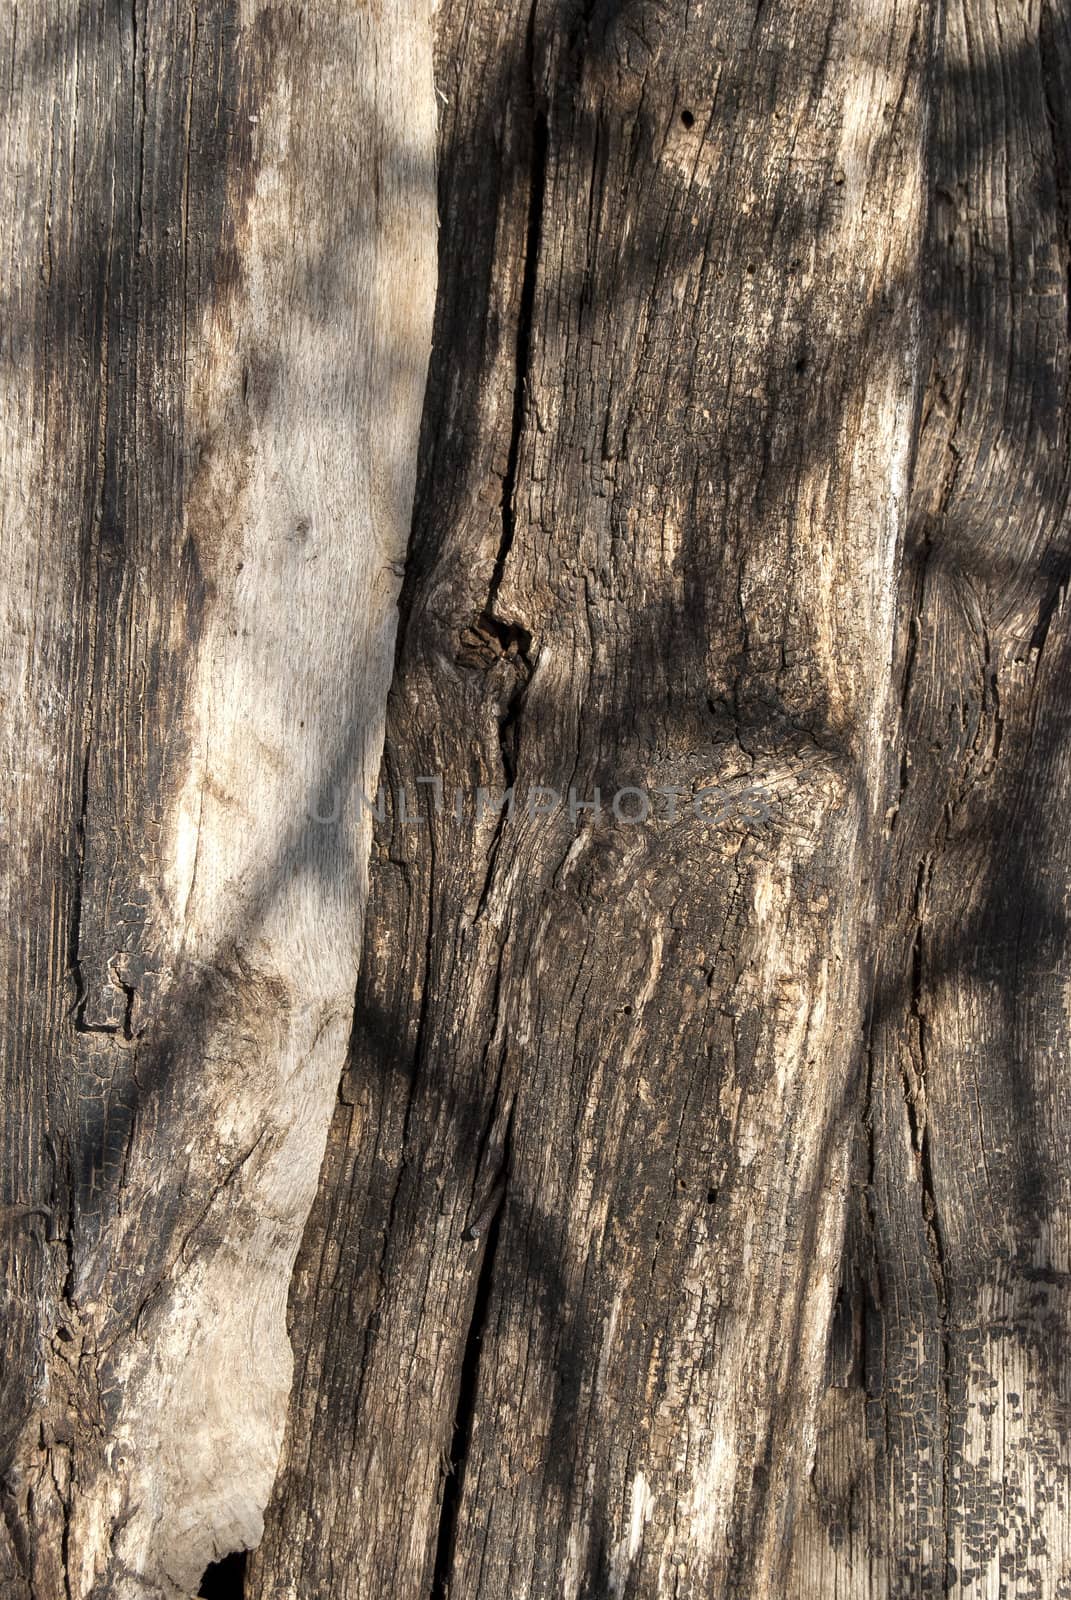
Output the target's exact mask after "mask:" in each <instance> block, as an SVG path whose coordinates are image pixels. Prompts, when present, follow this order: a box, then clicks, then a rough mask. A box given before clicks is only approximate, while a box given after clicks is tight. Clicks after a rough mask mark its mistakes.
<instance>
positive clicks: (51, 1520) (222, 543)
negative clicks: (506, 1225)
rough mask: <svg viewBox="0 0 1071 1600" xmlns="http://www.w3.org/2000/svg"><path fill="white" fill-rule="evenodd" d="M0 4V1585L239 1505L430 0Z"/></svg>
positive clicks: (78, 1589) (352, 726) (346, 726)
mask: <svg viewBox="0 0 1071 1600" xmlns="http://www.w3.org/2000/svg"><path fill="white" fill-rule="evenodd" d="M0 15H2V18H3V26H2V28H0V43H2V48H0V106H2V109H3V129H2V134H0V138H2V142H3V160H2V167H0V185H2V193H0V215H2V217H3V233H2V242H0V251H2V331H0V382H2V384H3V409H2V421H0V469H2V470H0V496H2V500H0V506H2V522H0V570H2V572H3V594H2V605H3V636H2V645H3V653H2V657H0V697H2V703H3V711H4V718H3V749H2V752H0V785H2V788H0V807H2V822H3V868H2V873H0V884H2V888H0V895H2V907H3V920H2V929H3V932H2V936H0V937H2V965H3V974H4V980H5V988H4V998H5V1004H4V1020H5V1026H4V1029H3V1033H2V1043H0V1073H2V1076H0V1082H2V1094H3V1113H4V1115H3V1129H4V1138H3V1152H2V1160H0V1181H2V1184H3V1195H2V1201H3V1209H2V1211H0V1252H2V1254H3V1258H4V1263H3V1264H4V1279H3V1281H4V1285H5V1290H4V1295H5V1299H4V1308H3V1309H4V1345H3V1351H4V1360H3V1365H2V1368H0V1455H2V1461H0V1469H2V1491H3V1493H2V1501H3V1511H4V1519H3V1524H4V1526H3V1532H2V1533H0V1593H2V1594H3V1595H4V1596H5V1597H8V1596H10V1597H12V1600H15V1597H21V1600H26V1597H30V1596H32V1597H34V1600H59V1597H61V1596H63V1597H65V1600H87V1597H88V1596H90V1595H92V1596H93V1597H94V1600H106V1597H116V1600H120V1597H121V1600H126V1597H131V1600H132V1597H134V1596H138V1597H141V1600H144V1597H145V1596H159V1597H163V1596H169V1597H174V1596H180V1595H189V1594H191V1593H192V1592H193V1591H194V1590H196V1588H197V1586H198V1583H199V1581H200V1575H201V1572H202V1571H203V1569H204V1567H205V1565H206V1564H207V1563H208V1562H209V1561H211V1560H212V1559H213V1558H214V1557H215V1556H217V1555H219V1554H221V1553H222V1552H223V1551H226V1550H229V1549H232V1548H234V1547H236V1546H240V1545H243V1544H249V1543H251V1542H253V1541H255V1539H256V1538H257V1537H258V1535H259V1531H260V1526H261V1514H262V1510H263V1506H264V1503H265V1501H266V1499H267V1496H268V1492H269V1489H270V1485H271V1481H272V1476H273V1473H274V1470H275V1465H276V1458H277V1454H278V1448H279V1444H280V1442H281V1436H282V1427H283V1421H284V1413H285V1405H286V1395H287V1392H288V1388H289V1384H290V1376H291V1373H290V1366H291V1358H290V1351H289V1346H288V1343H287V1338H286V1330H285V1315H284V1313H285V1301H286V1292H287V1285H288V1282H289V1279H290V1274H291V1269H292V1264H293V1258H294V1252H295V1250H296V1248H297V1245H298V1242H299V1239H300V1235H301V1230H302V1227H303V1224H304V1221H305V1218H306V1215H307V1211H308V1207H309V1205H310V1204H311V1201H312V1198H313V1192H314V1189H315V1182H316V1173H317V1168H318V1164H319V1160H320V1156H321V1152H322V1148H323V1143H324V1139H325V1136H326V1133H327V1128H328V1123H329V1120H330V1115H331V1109H332V1106H333V1104H334V1101H335V1095H336V1087H337V1082H338V1075H339V1072H340V1070H341V1067H342V1063H343V1062H344V1059H345V1051H346V1042H347V1037H348V1033H349V1029H350V1024H351V1017H352V997H353V988H354V983H355V980H356V973H357V967H358V959H359V954H360V929H361V922H362V914H363V908H364V900H365V888H366V855H367V847H368V839H369V832H368V828H369V824H368V817H367V814H366V813H365V812H364V811H363V810H362V809H361V808H360V807H359V806H357V805H355V804H354V803H353V797H354V795H355V793H356V792H358V791H359V790H362V789H364V790H367V789H370V788H372V787H373V785H374V779H375V773H376V770H377V767H378V763H379V760H380V753H381V746H382V732H383V711H384V702H385V697H386V690H387V684H388V679H389V673H390V664H391V660H392V656H393V649H394V634H395V626H396V619H397V610H396V598H397V589H398V584H399V576H400V571H401V558H402V556H403V553H404V548H405V540H406V536H407V533H408V527H409V521H410V514H411V503H412V492H413V484H414V479H415V470H416V444H417V438H418V432H419V418H420V407H421V402H422V395H423V386H424V379H425V373H426V364H427V356H428V351H429V348H430V337H431V318H432V311H433V301H434V285H435V232H436V216H435V184H434V142H435V99H434V85H433V79H432V59H431V48H432V35H431V22H430V14H429V6H428V4H427V3H426V0H400V3H396V4H394V5H392V6H391V8H390V12H389V15H386V14H383V13H381V12H380V11H379V10H378V8H374V7H372V8H369V7H363V6H354V7H338V6H334V5H330V4H327V3H326V0H324V3H320V0H312V3H310V4H305V5H303V6H298V5H296V4H294V5H291V4H281V5H269V4H263V3H260V0H241V3H239V0H234V3H233V4H232V3H227V0H218V3H217V0H199V3H195V4H186V3H185V0H184V3H181V4H179V3H171V0H160V3H156V0H153V3H152V4H149V3H147V0H131V3H130V4H123V5H119V4H112V3H110V0H109V3H107V4H103V5H88V4H86V5H83V4H80V3H76V0H70V3H67V0H65V3H62V4H53V3H48V4H46V3H44V0H21V3H20V4H19V5H18V6H17V7H16V5H15V4H14V0H4V3H3V6H2V12H0ZM336 810H337V811H338V814H339V816H340V819H341V820H340V822H339V823H338V825H337V826H331V825H327V824H325V823H323V822H320V821H318V820H314V819H315V818H318V817H328V818H329V817H330V816H331V815H332V814H333V812H334V811H336Z"/></svg>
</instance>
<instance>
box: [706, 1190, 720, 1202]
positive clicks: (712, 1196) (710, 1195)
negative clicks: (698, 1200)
mask: <svg viewBox="0 0 1071 1600" xmlns="http://www.w3.org/2000/svg"><path fill="white" fill-rule="evenodd" d="M717 1198H718V1191H717V1189H708V1190H707V1205H708V1206H712V1205H713V1204H714V1202H715V1200H716V1199H717Z"/></svg>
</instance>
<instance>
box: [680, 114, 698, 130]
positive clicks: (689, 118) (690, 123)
mask: <svg viewBox="0 0 1071 1600" xmlns="http://www.w3.org/2000/svg"><path fill="white" fill-rule="evenodd" d="M681 122H682V123H683V125H684V126H685V127H686V128H694V127H695V112H694V111H682V112H681Z"/></svg>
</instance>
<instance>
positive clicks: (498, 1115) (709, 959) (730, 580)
mask: <svg viewBox="0 0 1071 1600" xmlns="http://www.w3.org/2000/svg"><path fill="white" fill-rule="evenodd" d="M438 26H439V52H440V56H439V63H438V81H439V83H440V85H441V87H442V89H443V92H444V95H445V97H446V100H447V105H446V106H445V107H444V112H443V127H442V134H441V178H440V212H441V217H442V231H441V237H440V264H441V266H440V290H439V304H438V314H437V315H438V321H437V334H436V351H435V356H434V358H433V366H432V376H431V379H430V383H429V395H428V401H427V406H426V412H425V418H426V427H425V437H424V449H423V465H422V475H421V485H422V487H421V489H420V491H419V492H418V509H417V515H416V523H415V532H414V538H413V542H412V546H411V552H410V568H409V573H408V577H407V587H406V591H405V595H404V598H403V616H404V618H405V621H404V632H403V635H402V638H401V643H400V648H399V658H398V663H397V667H396V673H395V679H394V683H393V687H392V693H391V698H390V703H389V708H388V738H387V753H386V764H385V771H384V784H385V788H387V789H389V790H393V792H394V801H395V803H394V804H393V806H392V807H391V808H390V813H389V816H388V818H387V820H386V821H385V822H384V823H383V824H382V825H381V826H379V827H378V829H377V834H376V841H375V845H374V850H373V866H372V889H371V902H370V909H369V917H368V920H367V922H366V930H365V949H364V960H363V965H362V973H361V980H360V985H359V990H358V997H357V1015H356V1028H355V1038H354V1045H353V1050H352V1055H351V1060H350V1065H349V1068H348V1071H347V1074H346V1076H345V1079H344V1082H343V1087H342V1093H341V1097H340V1103H339V1106H338V1110H337V1114H336V1117H335V1120H334V1124H333V1128H332V1132H331V1136H330V1139H329V1143H328V1150H327V1156H326V1162H325V1168H324V1174H323V1184H322V1189H321V1195H320V1199H319V1201H318V1204H317V1206H316V1207H315V1209H314V1212H313V1216H312V1219H311V1221H310V1226H309V1229H308V1231H307V1234H306V1239H305V1243H304V1247H303V1251H302V1254H301V1257H300V1260H299V1265H298V1271H297V1275H296V1278H295V1285H294V1291H293V1296H292V1308H293V1317H294V1336H295V1351H296V1355H297V1359H298V1364H297V1371H296V1385H295V1391H294V1396H293V1404H292V1409H291V1414H290V1423H289V1433H288V1445H287V1447H286V1450H285V1465H284V1469H283V1471H282V1473H281V1476H280V1479H279V1480H278V1483H277V1487H276V1493H275V1496H274V1499H273V1503H272V1507H271V1510H270V1512H269V1515H268V1519H267V1531H266V1536H265V1540H264V1543H263V1545H262V1546H261V1548H260V1550H259V1551H258V1552H257V1554H256V1555H255V1557H254V1558H253V1559H252V1561H251V1563H250V1566H251V1571H250V1575H249V1580H248V1584H247V1589H248V1592H250V1593H251V1594H253V1595H255V1596H257V1597H263V1600H268V1597H269V1596H270V1597H272V1600H281V1597H286V1596H292V1597H294V1600H297V1597H306V1596H310V1595H313V1594H328V1595H332V1596H341V1595H345V1596H346V1597H347V1600H361V1597H365V1596H367V1597H371V1596H379V1595H380V1594H382V1593H383V1590H384V1582H385V1580H384V1574H389V1580H388V1581H389V1586H390V1590H391V1592H392V1594H394V1595H396V1596H398V1597H399V1600H409V1597H414V1600H415V1597H417V1596H421V1597H424V1596H426V1595H427V1594H428V1593H429V1592H430V1593H432V1594H433V1595H436V1596H445V1595H446V1594H447V1592H449V1593H450V1594H451V1595H454V1596H457V1597H461V1596H464V1597H466V1600H503V1597H505V1596H514V1595H525V1596H530V1597H533V1600H534V1597H537V1596H540V1597H547V1600H549V1597H552V1596H553V1597H555V1600H558V1597H561V1596H579V1595H583V1596H591V1597H595V1596H599V1597H603V1596H609V1595H613V1596H644V1597H646V1596H654V1595H675V1596H680V1597H691V1596H695V1597H699V1596H704V1597H709V1596H715V1595H730V1594H732V1595H748V1596H756V1595H776V1594H780V1593H783V1592H784V1590H785V1585H786V1583H787V1581H788V1578H789V1558H790V1552H791V1537H790V1536H791V1532H792V1529H793V1523H794V1520H795V1519H796V1517H797V1514H798V1512H799V1511H800V1508H801V1507H802V1505H803V1503H804V1502H805V1501H806V1500H807V1497H808V1495H809V1493H810V1489H809V1472H810V1467H811V1463H812V1460H813V1457H814V1452H815V1444H816V1426H817V1418H818V1416H819V1414H820V1397H821V1395H822V1393H823V1390H824V1386H825V1382H826V1371H827V1346H828V1336H829V1329H830V1322H831V1314H832V1311H833V1305H834V1300H835V1296H836V1291H837V1285H838V1282H839V1276H840V1270H841V1254H842V1237H841V1236H842V1222H843V1217H844V1213H845V1202H846V1194H847V1191H848V1188H849V1178H850V1171H851V1160H852V1156H853V1153H854V1137H853V1134H854V1129H855V1127H856V1125H857V1122H858V1117H859V1114H860V1110H861V1107H862V1096H863V1090H864V1074H863V1069H864V1065H865V1054H864V1048H863V1046H864V1036H863V1028H864V1020H865V1010H866V999H867V988H868V983H869V970H868V955H869V951H870V948H871V944H872V931H871V928H872V923H873V920H874V917H875V914H876V911H877V905H878V896H879V888H880V881H879V866H880V863H881V861H882V860H883V857H884V853H885V849H886V843H887V836H888V830H889V828H890V827H891V823H890V821H889V816H890V813H891V812H892V810H893V808H894V807H895V803H896V796H897V792H898V771H897V761H896V758H895V752H894V751H893V750H892V749H891V747H890V744H889V735H890V733H891V731H892V729H893V728H894V726H895V721H896V716H897V696H898V693H899V687H900V684H899V678H898V676H897V674H896V671H895V647H896V643H897V632H896V625H895V615H896V614H895V595H896V587H897V582H898V572H899V563H900V556H901V553H902V550H903V547H904V541H905V538H906V515H907V503H906V502H907V485H908V479H909V469H910V456H911V450H912V442H913V439H914V436H915V421H916V409H917V407H916V402H917V398H918V397H917V394H916V386H917V379H918V375H919V373H920V371H921V361H920V354H919V348H918V346H919V293H920V270H919V268H920V251H921V243H922V232H923V224H924V220H925V210H926V206H925V195H924V186H925V180H924V168H925V150H926V141H927V107H928V105H929V104H930V99H931V95H932V82H931V71H932V48H933V37H932V32H933V17H932V15H931V12H930V10H929V8H928V7H927V6H925V5H923V6H918V5H915V4H914V3H912V4H910V5H898V4H873V3H871V4H865V5H864V4H861V3H860V4H855V3H851V0H849V3H845V0H817V3H812V4H808V5H806V6H800V7H796V8H793V9H791V10H789V11H786V10H784V9H783V8H779V9H775V8H769V7H763V6H759V7H758V9H757V10H756V8H755V6H754V5H753V4H752V3H750V0H748V3H747V4H746V5H745V4H740V5H736V4H733V3H732V0H728V3H725V0H722V3H719V4H708V5H706V6H690V7H683V8H682V7H667V6H661V5H656V4H653V3H645V0H626V3H622V4H608V3H606V4H596V5H594V6H591V5H588V6H586V7H581V6H580V5H575V4H570V3H565V0H554V3H537V4H536V5H535V6H534V8H532V9H531V10H529V9H527V8H525V9H524V10H523V11H517V10H515V9H514V8H511V7H506V6H503V5H501V4H499V3H497V0H475V3H472V0H464V3H462V0H457V3H454V0H448V3H447V4H446V6H445V7H444V9H443V10H442V11H441V12H440V15H439V23H438ZM421 777H423V778H425V779H428V778H441V780H442V782H443V784H444V788H445V796H444V805H443V809H442V811H441V812H440V813H439V814H436V813H435V806H434V801H435V791H434V787H433V785H431V784H429V783H425V784H423V785H419V786H418V783H417V780H418V779H419V778H421ZM511 785H512V786H514V788H515V797H516V810H515V814H514V816H513V817H512V819H509V818H497V819H496V818H495V817H494V816H486V817H485V818H483V820H479V819H478V818H477V817H476V816H475V811H476V806H477V801H476V791H477V789H478V787H480V786H483V787H485V788H489V789H494V790H497V791H499V792H501V791H502V790H503V789H504V788H506V787H507V786H511ZM539 785H545V786H551V787H553V788H554V789H555V790H557V791H558V792H559V794H561V795H562V796H563V797H566V796H567V793H568V791H569V789H570V788H572V789H574V790H575V793H576V798H577V799H578V800H581V801H590V800H591V799H592V797H593V795H594V792H595V790H596V788H598V789H599V790H601V798H602V805H603V810H602V812H601V814H598V815H597V814H596V813H595V812H593V811H592V810H585V811H580V812H578V813H577V815H576V816H575V818H572V817H570V815H569V812H568V807H567V805H565V804H563V806H561V807H559V808H558V809H556V810H553V811H552V812H549V813H548V814H546V815H537V816H533V815H530V814H529V807H528V802H529V799H530V792H531V790H532V788H533V786H539ZM626 785H629V786H634V787H636V788H639V789H643V790H645V791H647V792H648V793H651V794H652V795H653V793H654V791H655V790H656V789H657V788H660V787H661V788H667V787H668V788H675V789H677V790H679V791H680V796H679V797H678V799H677V802H676V805H677V811H678V816H677V820H675V821H672V820H669V819H668V817H667V812H668V810H669V809H670V805H671V801H670V799H669V798H667V797H666V796H664V795H663V796H661V797H654V810H653V812H652V815H651V817H650V818H649V819H648V820H647V822H646V823H644V824H642V825H629V824H628V823H626V822H623V821H621V820H619V819H618V818H617V817H615V816H614V814H613V811H612V810H611V800H612V797H613V795H614V793H615V791H617V790H618V789H620V788H622V787H623V786H626ZM403 788H404V789H405V797H404V805H405V810H406V812H407V813H408V815H409V816H410V817H411V816H412V815H413V813H415V812H417V811H418V810H419V813H420V817H421V819H422V820H421V822H420V824H419V825H414V824H413V823H412V822H407V821H406V820H405V819H404V817H403V815H402V804H401V802H402V796H401V794H400V791H401V790H402V789H403ZM455 788H456V789H459V790H460V791H461V794H460V800H457V801H455V795H454V790H455ZM700 789H714V790H716V791H717V797H716V798H714V799H712V798H711V797H710V796H708V797H707V799H706V800H705V801H704V804H703V809H704V811H705V813H706V816H707V817H708V818H711V819H712V820H699V819H697V818H696V817H695V816H694V815H693V812H692V808H691V799H692V796H693V794H694V793H696V792H697V791H698V790H700ZM546 798H547V797H545V796H544V797H542V799H543V800H546ZM455 803H456V804H457V805H458V808H459V810H460V813H461V820H460V821H458V820H457V819H456V817H455V815H454V806H455ZM536 803H537V804H538V803H539V801H538V799H537V802H536ZM639 805H640V802H639V801H638V800H637V798H636V797H635V796H630V797H626V798H625V799H624V800H623V801H622V802H621V809H622V810H623V811H627V812H628V813H629V814H632V813H634V812H635V811H636V809H637V808H638V807H639ZM719 806H720V815H719V814H718V807H719ZM473 1235H475V1237H472V1236H473Z"/></svg>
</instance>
